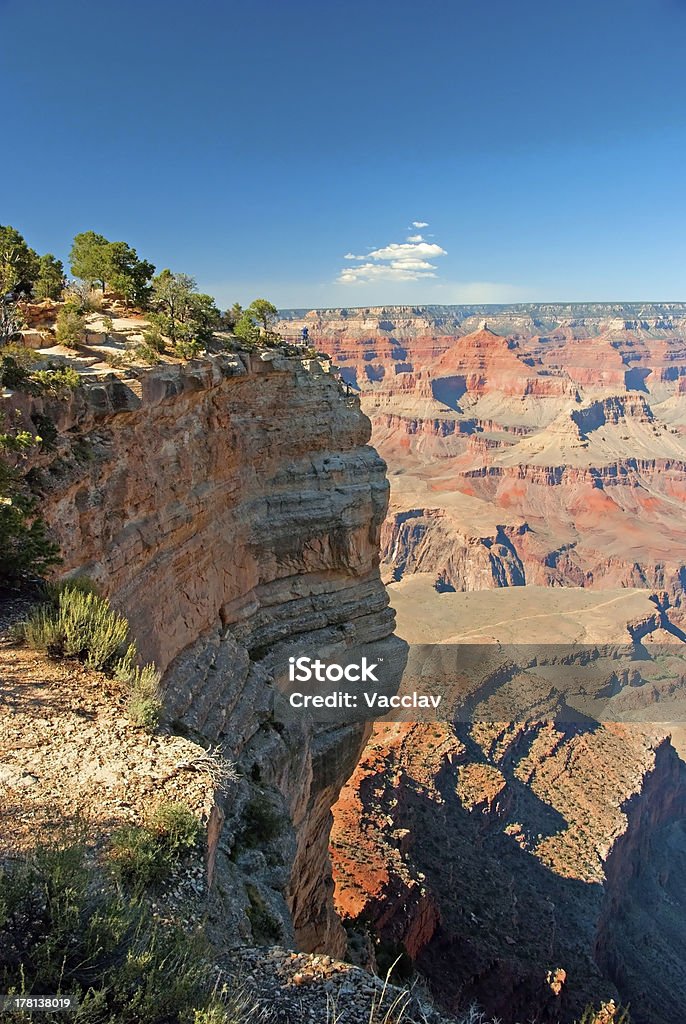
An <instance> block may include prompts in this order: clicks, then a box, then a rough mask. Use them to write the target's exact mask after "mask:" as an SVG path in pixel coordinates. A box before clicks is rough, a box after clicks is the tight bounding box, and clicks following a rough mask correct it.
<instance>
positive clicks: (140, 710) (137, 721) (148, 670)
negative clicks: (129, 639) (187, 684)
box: [114, 644, 162, 732]
mask: <svg viewBox="0 0 686 1024" xmlns="http://www.w3.org/2000/svg"><path fill="white" fill-rule="evenodd" d="M136 656H137V650H136V645H135V644H130V645H129V647H128V649H127V651H126V653H125V654H124V656H123V657H122V658H120V659H119V660H118V661H117V662H116V663H115V665H114V674H115V676H116V677H117V679H119V680H120V681H121V682H123V683H126V685H127V686H128V688H129V708H128V710H129V718H130V719H131V721H132V722H133V724H134V725H136V726H138V727H139V728H141V729H145V730H146V732H154V731H155V729H156V728H157V726H158V725H159V721H160V714H161V712H162V701H161V700H160V680H161V676H160V673H159V672H158V671H157V669H156V668H155V666H154V665H152V664H150V665H144V666H143V667H142V668H139V667H138V666H137V665H136Z"/></svg>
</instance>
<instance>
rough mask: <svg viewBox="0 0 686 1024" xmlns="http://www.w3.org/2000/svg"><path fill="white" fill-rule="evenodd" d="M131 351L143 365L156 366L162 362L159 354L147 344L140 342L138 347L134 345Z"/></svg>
mask: <svg viewBox="0 0 686 1024" xmlns="http://www.w3.org/2000/svg"><path fill="white" fill-rule="evenodd" d="M131 351H132V352H133V354H134V356H135V357H136V359H138V360H140V362H142V363H147V364H148V365H149V366H156V365H157V363H161V362H162V360H161V359H160V355H159V352H158V351H157V350H156V349H154V348H153V347H152V346H151V345H147V344H146V343H145V342H139V343H138V344H137V345H134V346H133V348H132V350H131Z"/></svg>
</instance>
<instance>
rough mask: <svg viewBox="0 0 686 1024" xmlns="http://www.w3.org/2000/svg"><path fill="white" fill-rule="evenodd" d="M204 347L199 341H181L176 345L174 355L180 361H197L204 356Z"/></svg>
mask: <svg viewBox="0 0 686 1024" xmlns="http://www.w3.org/2000/svg"><path fill="white" fill-rule="evenodd" d="M204 347H205V346H204V345H203V344H202V343H201V342H199V341H195V340H193V341H185V340H183V339H180V340H179V341H177V342H176V343H175V345H174V355H175V356H176V357H177V358H178V359H197V357H198V356H200V355H202V353H203V350H204Z"/></svg>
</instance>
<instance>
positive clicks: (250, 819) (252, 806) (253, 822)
mask: <svg viewBox="0 0 686 1024" xmlns="http://www.w3.org/2000/svg"><path fill="white" fill-rule="evenodd" d="M281 825H282V821H281V817H280V815H278V814H277V813H276V811H275V810H274V808H273V807H272V806H271V804H270V803H269V801H268V800H267V798H266V797H265V796H264V794H259V795H258V796H255V797H253V799H252V800H251V801H250V803H249V804H248V806H247V808H246V811H245V825H244V828H243V834H242V839H243V842H244V843H245V844H246V845H247V846H260V845H261V844H262V843H268V842H269V840H270V839H274V838H275V837H276V836H277V835H278V834H279V832H280V831H281Z"/></svg>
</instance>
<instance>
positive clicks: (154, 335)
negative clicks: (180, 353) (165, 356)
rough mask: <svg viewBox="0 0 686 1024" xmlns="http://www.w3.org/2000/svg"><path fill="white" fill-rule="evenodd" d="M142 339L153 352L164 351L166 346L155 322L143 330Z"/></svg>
mask: <svg viewBox="0 0 686 1024" xmlns="http://www.w3.org/2000/svg"><path fill="white" fill-rule="evenodd" d="M143 341H144V342H145V344H146V345H147V346H148V347H149V348H151V349H152V350H153V351H154V352H164V351H165V349H166V347H167V346H166V344H165V341H164V338H163V337H162V331H161V330H160V329H159V327H157V326H156V325H155V324H153V326H152V327H150V328H149V329H148V330H147V331H144V332H143Z"/></svg>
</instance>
